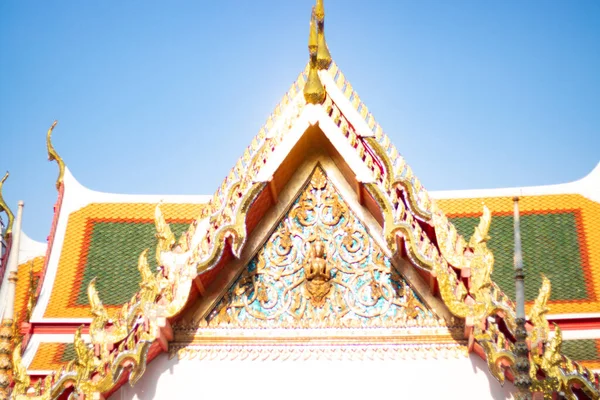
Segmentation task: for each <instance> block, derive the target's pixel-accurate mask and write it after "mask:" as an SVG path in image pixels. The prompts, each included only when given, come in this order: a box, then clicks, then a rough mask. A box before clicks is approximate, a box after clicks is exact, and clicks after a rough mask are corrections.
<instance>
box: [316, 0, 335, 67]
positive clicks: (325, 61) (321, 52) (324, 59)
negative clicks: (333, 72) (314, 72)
mask: <svg viewBox="0 0 600 400" xmlns="http://www.w3.org/2000/svg"><path fill="white" fill-rule="evenodd" d="M315 19H316V20H317V43H318V49H317V68H318V69H329V67H330V66H331V62H332V60H331V54H330V53H329V48H328V47H327V42H325V8H324V7H323V0H317V6H316V7H315Z"/></svg>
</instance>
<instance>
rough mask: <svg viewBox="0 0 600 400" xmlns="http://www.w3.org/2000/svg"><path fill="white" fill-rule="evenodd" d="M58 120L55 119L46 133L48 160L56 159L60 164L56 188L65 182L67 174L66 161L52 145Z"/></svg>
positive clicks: (58, 188)
mask: <svg viewBox="0 0 600 400" xmlns="http://www.w3.org/2000/svg"><path fill="white" fill-rule="evenodd" d="M57 123H58V121H54V123H52V126H51V127H50V129H48V133H47V134H46V148H47V149H48V161H56V163H57V164H58V178H56V189H57V190H60V187H61V185H62V183H63V178H64V176H65V162H64V161H63V159H62V158H61V157H60V156H59V155H58V153H57V152H56V150H54V146H52V131H53V130H54V127H55V126H56V124H57Z"/></svg>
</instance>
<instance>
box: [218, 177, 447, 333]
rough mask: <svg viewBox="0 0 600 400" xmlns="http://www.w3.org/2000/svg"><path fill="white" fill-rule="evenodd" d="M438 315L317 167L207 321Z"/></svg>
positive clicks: (318, 322) (371, 320)
mask: <svg viewBox="0 0 600 400" xmlns="http://www.w3.org/2000/svg"><path fill="white" fill-rule="evenodd" d="M435 318H436V317H435V316H434V315H433V314H432V312H431V311H430V310H429V309H428V308H427V307H426V306H425V305H424V304H423V302H422V301H421V300H420V299H419V296H417V295H416V294H415V293H414V291H413V290H412V289H411V288H410V286H409V285H408V284H407V283H406V282H405V281H404V279H403V278H402V277H401V276H400V275H399V274H398V273H397V272H396V271H395V269H394V267H393V266H392V265H391V262H390V260H389V259H388V258H387V257H385V256H384V254H383V252H382V251H381V249H380V248H379V247H378V246H377V245H376V244H375V242H374V241H373V239H371V238H370V236H369V235H368V234H367V231H366V228H365V227H364V226H363V225H362V223H361V222H360V221H359V220H358V219H357V218H356V217H355V216H354V214H353V213H352V212H351V211H350V210H349V209H348V207H347V206H346V205H345V203H344V202H343V201H342V199H341V197H340V195H339V194H338V193H337V192H336V190H335V188H334V187H333V185H332V184H331V183H330V182H329V181H328V180H327V177H326V176H325V174H324V173H323V171H322V170H321V169H320V168H317V169H316V170H315V172H314V174H313V175H312V178H311V180H310V182H309V184H308V186H307V187H306V189H305V190H304V192H303V193H302V194H301V195H300V197H299V198H298V200H297V201H296V202H295V203H294V205H293V206H292V208H291V210H290V211H289V213H288V215H287V216H286V217H285V218H284V219H283V220H282V221H281V223H280V224H279V226H278V227H277V229H276V231H275V232H274V233H273V234H272V236H271V238H270V239H269V240H267V242H266V244H265V245H264V247H263V250H262V251H260V252H259V253H258V255H257V256H256V257H255V259H254V260H253V261H252V262H251V263H250V265H249V266H248V269H247V270H246V271H245V272H244V273H243V274H242V275H241V276H240V278H239V279H238V280H237V282H236V283H235V284H234V285H233V287H232V288H231V289H230V290H229V291H228V292H227V293H226V294H225V296H224V298H223V299H222V300H221V301H220V302H219V304H218V305H217V306H216V307H215V309H214V310H213V312H211V313H210V314H209V316H208V321H209V325H210V326H221V325H247V324H248V323H252V321H254V322H256V321H268V323H269V326H278V325H279V326H287V325H288V324H289V323H291V322H293V321H300V320H303V321H305V322H306V321H312V325H313V326H340V325H343V324H344V321H349V320H355V321H359V324H364V325H377V324H378V325H380V326H389V325H390V324H391V323H393V322H394V323H398V321H403V322H406V321H409V320H416V321H421V322H423V321H425V320H435Z"/></svg>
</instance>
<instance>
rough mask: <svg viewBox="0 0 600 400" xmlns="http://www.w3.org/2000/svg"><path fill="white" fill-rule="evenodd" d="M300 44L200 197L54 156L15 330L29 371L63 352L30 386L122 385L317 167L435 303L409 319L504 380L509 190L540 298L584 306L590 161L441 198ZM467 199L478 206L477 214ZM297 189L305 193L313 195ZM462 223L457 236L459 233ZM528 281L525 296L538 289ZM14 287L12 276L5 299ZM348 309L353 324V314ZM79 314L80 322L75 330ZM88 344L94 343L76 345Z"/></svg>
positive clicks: (597, 206) (593, 248) (227, 276)
mask: <svg viewBox="0 0 600 400" xmlns="http://www.w3.org/2000/svg"><path fill="white" fill-rule="evenodd" d="M319 3H320V2H319ZM313 18H315V15H313ZM317 18H318V17H317ZM317 22H318V21H317ZM320 25H321V28H320V29H321V30H320V34H322V22H321V23H320ZM312 29H313V30H314V29H315V28H314V27H313V28H312ZM311 39H313V38H311ZM320 40H321V39H320ZM323 40H324V39H323ZM314 41H315V40H311V43H310V45H309V46H310V47H312V49H311V63H310V66H309V67H308V68H307V69H305V71H304V72H302V73H301V74H300V76H299V77H298V79H297V80H296V82H294V83H293V84H292V86H291V88H290V90H289V91H288V93H287V94H286V95H285V96H284V98H283V100H282V102H281V103H280V105H278V106H277V108H276V110H275V112H274V113H273V115H272V116H271V117H269V119H268V120H267V123H266V124H265V126H264V127H263V128H261V130H260V131H259V133H258V134H257V135H256V136H255V137H254V139H253V140H252V141H251V144H250V145H249V146H248V148H247V149H246V151H245V152H244V154H243V155H242V157H241V158H240V159H239V160H238V162H237V163H236V165H235V166H234V167H233V168H232V170H231V172H230V173H229V174H228V176H227V177H226V178H225V180H224V181H223V183H222V185H221V186H220V187H219V188H218V189H217V190H216V191H215V193H214V194H213V195H212V196H141V195H140V196H138V195H135V196H134V195H116V194H106V193H98V192H94V191H91V190H89V189H86V188H84V187H83V186H81V185H80V184H79V183H77V181H76V180H75V179H74V178H73V177H72V175H71V174H70V172H69V171H68V169H66V168H65V167H64V164H61V162H62V161H60V162H59V166H60V168H61V169H60V171H61V173H60V176H59V180H58V181H57V187H58V189H59V201H58V205H57V208H56V212H55V220H54V224H53V228H52V232H51V235H50V249H49V251H48V256H46V257H45V258H42V257H41V255H40V254H37V253H36V254H37V258H33V260H34V262H33V266H34V268H33V270H34V273H37V271H40V275H41V280H42V283H41V287H40V289H38V293H39V296H38V298H37V304H36V306H35V308H34V310H33V315H32V317H31V319H30V321H29V322H30V324H29V325H27V326H26V327H25V328H24V329H26V330H27V332H26V334H27V335H28V336H27V337H26V339H27V343H26V344H27V346H26V347H27V348H26V350H25V353H24V355H23V360H22V361H23V364H25V365H26V366H27V367H28V368H29V370H30V371H29V372H30V373H32V374H39V375H45V374H46V373H48V370H56V369H57V368H60V367H61V366H62V365H64V363H65V360H66V359H67V358H69V357H73V356H74V357H75V359H76V362H75V363H70V364H68V368H67V369H66V370H63V369H60V370H59V371H58V372H57V373H56V374H54V375H52V377H51V378H50V379H49V380H48V382H47V383H46V384H45V387H44V389H43V390H45V391H46V393H50V392H51V393H59V392H60V393H62V391H63V390H73V388H74V387H77V390H80V391H81V392H82V393H85V395H86V396H87V395H92V394H96V393H101V394H103V395H110V394H112V393H114V391H115V390H116V388H117V387H118V386H119V385H120V384H122V383H124V382H125V381H127V380H130V382H131V383H135V381H136V380H137V379H139V377H140V375H141V374H143V373H144V370H145V367H146V362H149V361H151V360H152V358H154V357H156V355H157V354H159V353H160V352H163V351H167V349H168V342H169V341H171V340H173V331H172V327H173V326H174V324H176V323H177V321H178V320H179V319H181V318H183V317H184V316H189V315H188V314H190V313H191V314H193V315H192V316H194V315H195V314H194V312H195V310H194V307H193V306H192V305H194V304H197V301H196V300H197V299H201V300H199V301H202V302H204V304H205V308H206V309H205V310H203V311H202V310H201V311H202V312H201V315H200V317H201V318H200V321H204V322H203V323H204V324H209V323H210V321H207V319H206V315H205V314H202V313H204V312H205V311H207V310H208V309H209V305H213V306H215V307H216V306H217V304H221V308H219V309H218V308H212V309H213V310H214V311H217V312H218V311H219V310H222V309H223V307H222V305H223V304H225V305H227V303H226V302H225V301H224V300H223V302H222V303H218V302H219V301H221V298H222V297H223V293H224V291H225V289H228V288H229V287H228V286H227V285H226V283H227V282H229V283H233V282H234V279H233V278H235V276H234V272H235V271H241V270H242V269H241V268H240V266H241V267H243V266H244V265H242V264H243V263H244V262H249V260H251V259H252V258H253V257H254V256H255V255H256V254H257V252H258V251H259V250H260V248H261V246H262V244H263V243H264V242H265V240H267V238H269V234H270V233H271V232H273V231H274V230H275V229H276V227H277V226H279V227H281V226H280V225H277V224H279V223H280V221H281V219H282V218H283V217H284V216H285V215H286V213H287V212H288V211H289V209H290V207H291V206H290V204H291V203H292V201H293V200H294V199H295V198H296V197H294V196H295V195H296V194H297V193H300V192H301V191H302V190H303V187H304V185H305V183H306V181H307V179H308V178H307V177H308V175H309V172H310V171H314V170H315V168H317V166H319V167H323V168H324V170H326V171H327V173H328V174H332V175H333V174H337V175H336V178H335V179H336V181H337V182H338V184H339V187H337V186H336V188H337V189H338V190H340V193H342V194H343V196H342V197H343V198H344V199H346V201H347V202H348V203H349V204H350V203H352V204H354V206H353V212H354V213H355V215H356V216H357V220H358V219H360V220H361V222H360V223H363V222H364V221H367V220H368V221H369V224H370V228H369V229H366V228H365V229H364V231H365V232H366V231H368V232H369V234H370V235H371V236H372V238H373V240H374V241H376V242H377V246H374V247H373V248H380V250H381V254H382V257H383V258H385V259H386V260H388V261H387V263H388V264H391V263H394V262H395V263H397V264H398V265H402V268H403V270H402V274H399V275H394V279H395V281H396V282H404V281H403V279H404V277H405V278H406V286H405V288H406V289H405V290H406V291H407V293H408V292H410V293H413V292H412V291H410V290H409V289H410V288H412V285H414V286H415V287H417V286H419V287H420V289H419V291H415V293H417V292H419V294H421V295H422V294H423V292H424V291H425V289H427V290H426V291H427V293H428V296H429V297H428V298H429V300H430V302H431V304H434V303H435V304H437V306H435V305H432V306H431V308H429V304H428V307H425V306H422V307H421V309H420V312H421V313H423V314H427V318H424V319H428V320H431V319H436V318H437V317H438V316H441V315H444V318H443V320H444V321H445V322H444V323H443V324H442V323H440V324H441V325H444V324H449V323H450V322H451V321H453V322H452V323H455V324H456V325H457V326H461V327H463V328H464V329H463V330H461V333H462V334H464V335H465V336H464V337H462V338H461V339H456V338H454V339H456V342H457V343H459V342H460V343H459V344H461V345H464V346H465V348H466V343H467V342H468V346H469V350H470V351H475V352H477V353H478V354H480V355H482V357H484V358H486V359H487V360H488V363H489V366H490V371H491V372H492V374H493V375H494V376H495V377H496V378H497V379H499V380H503V379H505V377H506V376H508V377H509V378H511V377H512V372H511V371H512V369H511V368H512V365H513V364H514V354H513V353H514V345H513V340H512V338H513V336H514V335H513V333H514V329H515V327H514V326H515V311H514V305H513V303H512V301H511V300H510V297H509V296H507V295H506V293H508V294H510V293H511V292H510V291H511V287H512V286H511V282H510V278H509V277H510V276H512V274H513V270H512V262H510V260H511V258H512V254H513V251H512V244H513V237H512V222H513V221H512V216H511V213H510V210H511V207H512V203H511V197H512V196H514V195H515V194H518V195H520V196H522V197H523V198H522V200H521V207H522V213H523V217H522V220H523V221H522V224H523V237H524V245H523V250H524V254H525V257H526V258H525V263H526V266H527V268H529V269H528V271H531V272H530V273H531V274H532V275H533V276H532V280H533V281H534V282H536V281H535V280H536V279H538V277H537V275H538V274H539V273H540V272H543V273H545V274H546V275H548V276H550V277H551V278H552V281H553V282H555V289H554V290H555V292H554V293H556V297H554V298H552V300H551V301H550V303H548V304H549V305H550V307H552V312H553V313H554V314H569V315H571V314H573V313H581V312H587V313H594V312H597V311H600V308H599V307H598V306H597V304H596V302H595V301H596V300H595V299H596V293H597V291H596V285H595V283H594V281H593V279H594V275H595V271H596V270H595V269H596V268H600V262H599V261H600V260H599V259H598V255H599V251H600V237H598V232H600V230H598V229H597V228H598V225H599V224H600V221H599V218H600V217H599V216H600V203H599V200H598V197H596V196H597V195H598V192H597V190H596V189H594V188H597V187H598V186H594V185H593V183H590V182H591V181H590V179H591V180H592V181H594V182H597V181H598V177H600V173H598V171H599V169H598V168H597V169H596V170H595V171H594V172H593V173H592V174H591V175H590V176H591V178H586V180H585V184H571V185H561V186H557V187H552V188H548V187H546V188H544V187H541V188H528V189H527V190H526V189H523V190H519V191H518V193H515V190H514V189H510V190H508V189H507V190H499V191H480V192H474V191H471V192H468V193H466V192H465V193H463V195H460V194H457V193H453V194H452V195H451V196H449V195H448V193H437V194H436V193H429V192H428V191H427V190H426V189H425V188H424V187H423V185H422V184H421V183H420V181H419V180H418V179H417V178H416V176H415V175H414V173H413V172H412V170H411V168H410V167H409V166H408V164H407V163H406V161H405V160H404V158H403V157H402V156H401V155H400V154H399V152H398V150H397V149H396V147H395V146H394V145H393V144H392V143H391V141H390V140H389V138H388V137H387V135H385V133H384V132H383V130H382V129H381V127H380V126H379V125H378V124H377V122H376V121H375V119H374V117H373V116H372V114H371V113H370V112H369V110H368V109H367V107H366V105H365V104H364V103H363V102H362V101H361V100H360V98H359V97H358V94H356V92H355V91H354V90H353V89H352V86H351V85H350V83H349V82H348V81H347V80H346V78H345V76H344V75H343V73H342V72H341V71H340V69H339V68H338V66H337V65H336V64H335V63H332V64H331V65H329V64H327V67H328V69H324V68H321V69H319V70H318V71H317V58H316V57H317V55H318V54H321V56H322V52H321V53H319V52H318V51H316V50H317V49H316V48H315V46H316V44H314V43H313V42H314ZM322 61H323V60H322V59H321V63H320V64H319V65H321V66H323V63H322ZM317 80H318V82H317ZM48 137H50V132H49V134H48ZM49 148H50V146H49ZM49 151H50V150H49ZM52 151H53V152H54V153H53V156H54V158H55V159H57V160H59V157H58V155H57V154H56V152H55V151H54V149H53V148H52ZM63 173H64V175H63ZM300 175H302V177H301V178H298V176H300ZM590 188H592V189H590ZM319 190H320V189H319ZM309 197H310V196H309ZM482 200H483V201H484V202H485V204H486V206H487V207H488V208H483V216H482V218H481V219H479V218H476V217H478V216H479V215H481V212H482V205H481V202H482ZM327 201H329V202H330V201H331V198H327ZM306 202H307V203H309V204H313V205H314V202H313V200H310V199H308V200H306ZM311 202H313V203H311ZM159 203H160V204H159ZM157 204H158V205H157ZM328 207H333V208H334V207H335V206H333V205H329V206H328ZM488 209H489V210H491V214H490V212H489V211H488ZM352 215H354V214H352ZM492 215H493V216H494V217H493V218H494V221H495V222H494V224H492V223H491V220H492ZM475 226H477V228H476V229H474V228H475ZM277 229H279V228H277ZM473 230H475V233H473V234H472V236H471V240H470V241H469V242H468V243H467V241H466V240H465V237H468V236H470V234H471V233H472V232H473ZM488 231H489V234H490V236H492V239H491V240H490V241H489V248H488V247H487V244H486V242H487V240H488V238H487V233H488ZM280 233H281V232H280ZM313 234H314V232H313ZM307 240H308V239H307ZM312 240H313V241H314V240H315V239H314V238H313V239H312ZM147 249H148V251H146V250H147ZM490 249H491V250H493V251H494V253H495V257H496V268H495V269H494V275H493V277H494V279H495V280H496V281H497V282H496V283H494V282H493V281H492V280H491V279H490V277H489V273H491V271H492V268H493V267H494V265H493V255H492V254H491V252H490V251H489V250H490ZM32 254H33V253H32ZM42 264H43V266H42ZM388 264H386V266H387V265H388ZM136 266H137V268H136ZM157 267H158V268H157ZM26 268H27V263H25V264H22V265H21V267H19V273H25V272H24V271H25V270H26ZM396 272H397V271H396ZM401 275H402V277H401ZM281 276H282V275H279V277H278V279H281ZM94 278H96V280H94ZM540 279H541V278H540ZM373 280H375V278H373ZM573 282H576V283H575V284H573ZM590 282H591V283H590ZM536 283H537V282H536ZM569 283H570V284H571V285H575V286H576V288H580V289H581V290H573V286H571V288H570V290H569V287H568V286H567V285H568V284H569ZM397 286H398V285H397ZM531 286H532V287H533V288H532V289H531V292H529V293H527V295H528V298H529V300H533V299H534V298H535V297H536V294H537V289H538V287H539V285H537V286H533V285H531ZM599 287H600V286H599ZM424 288H425V289H424ZM23 290H24V289H22V287H21V289H19V293H20V296H22V293H23ZM243 290H246V289H244V288H240V291H239V292H237V293H242V292H243ZM307 290H309V289H307ZM233 291H234V292H235V289H233ZM309 291H310V290H309ZM232 293H233V292H232ZM549 295H550V287H549V283H547V281H544V285H542V290H541V292H540V295H539V296H538V297H537V299H536V302H535V307H533V311H532V314H531V322H530V325H529V329H531V330H532V331H533V329H535V332H536V334H537V335H538V340H539V344H540V346H539V347H540V348H542V347H543V346H544V345H545V343H546V342H547V341H548V340H554V339H551V338H552V337H554V338H558V339H556V340H558V341H560V339H561V338H562V336H560V335H561V331H560V329H557V330H556V331H555V333H554V334H550V333H549V330H550V329H549V327H548V321H547V320H546V316H545V307H546V301H547V298H548V296H549ZM313 296H316V295H314V294H313ZM403 296H404V295H403ZM403 296H396V299H397V301H398V302H404V303H403V304H405V303H406V302H407V301H408V300H407V299H406V298H403V299H402V300H399V298H400V297H403ZM389 297H393V296H389ZM413 297H414V298H417V297H418V295H414V296H413ZM88 303H89V305H88ZM440 305H443V306H440ZM20 307H22V305H20ZM227 310H228V308H227V307H225V312H228V311H227ZM431 310H435V311H436V312H435V313H433V312H432V311H431ZM198 312H200V311H198ZM434 314H435V315H434ZM90 317H93V318H91V319H90ZM434 317H435V318H434ZM225 319H227V318H225ZM190 321H191V322H190ZM357 321H359V324H360V323H361V322H360V321H361V320H360V318H358V319H357ZM456 321H459V322H458V323H457V322H456ZM187 322H188V323H192V324H193V323H195V322H198V321H197V320H194V319H193V318H192V319H190V320H188V321H187ZM81 323H84V325H83V328H78V329H76V327H77V326H79V325H80V324H81ZM198 326H199V327H200V329H201V328H202V327H206V325H202V326H201V325H198ZM198 326H196V327H194V329H196V328H198ZM88 332H89V336H88V335H87V333H88ZM588 334H589V333H588ZM553 335H554V336H553ZM568 336H569V335H568V334H567V333H565V339H571V340H572V342H571V344H570V345H565V352H567V351H569V352H571V354H572V355H573V356H574V357H577V358H581V360H583V362H584V363H588V364H587V365H589V366H591V367H597V364H595V363H594V362H593V360H588V358H590V357H593V356H594V355H597V353H594V349H597V347H594V346H596V345H597V340H598V338H596V337H581V335H580V336H577V335H576V334H571V337H570V338H569V337H568ZM90 341H91V342H92V343H93V344H94V345H95V346H89V345H88V344H87V343H89V342H90ZM69 342H74V345H73V347H70V346H69V345H68V344H67V343H69ZM463 342H464V343H463ZM542 342H543V343H542ZM548 343H549V342H548ZM536 344H537V343H536ZM545 346H546V347H545V348H546V349H550V350H552V349H554V350H556V349H558V350H556V352H555V353H553V354H552V355H554V356H559V357H561V360H562V361H561V365H560V366H554V367H553V368H554V369H552V370H550V369H547V370H546V369H544V370H542V366H538V367H539V368H540V370H539V371H540V373H541V375H543V374H550V373H553V374H559V375H560V374H561V373H562V374H566V373H569V374H571V375H570V378H569V379H570V380H567V379H562V378H561V379H559V380H557V382H559V384H560V385H562V386H560V387H559V388H558V387H557V388H554V387H553V389H552V390H554V391H564V390H571V385H573V384H574V383H575V384H576V385H579V386H577V387H580V386H584V387H585V388H586V390H589V391H590V392H593V393H596V392H598V386H597V377H596V376H595V375H593V374H592V373H591V372H590V371H586V370H585V369H582V367H581V365H578V364H574V363H573V362H572V360H571V359H569V358H563V356H562V355H561V354H564V353H559V352H558V351H559V350H560V344H559V345H557V346H558V347H556V346H555V345H554V344H553V346H555V347H551V346H549V345H545ZM72 348H73V349H74V351H73V352H72V350H71V349H72ZM534 349H537V347H535V346H532V351H534ZM18 350H19V349H17V351H16V352H15V358H14V362H15V364H16V365H17V366H18V365H21V359H20V353H19V351H18ZM596 351H597V350H596ZM538 356H539V355H538ZM511 357H513V358H512V359H511ZM544 357H545V355H544ZM500 364H501V365H502V367H501V366H499V365H500ZM536 365H537V364H536ZM540 365H542V364H540ZM544 365H545V364H544ZM538 367H536V368H538ZM544 368H545V367H544ZM573 371H577V372H576V373H573ZM534 373H535V370H534ZM90 374H92V375H94V376H95V377H96V379H90V377H91V376H92V375H90ZM548 376H550V375H548ZM557 376H558V375H557ZM27 379H28V378H26V377H25V376H23V375H22V374H21V375H17V377H16V378H15V381H16V382H17V384H18V386H16V389H15V390H16V391H18V392H19V393H20V394H22V392H23V391H24V390H25V389H27V387H28V386H29V383H30V382H29V381H28V380H27ZM557 379H558V378H557ZM538 383H539V382H538ZM540 385H541V384H540ZM17 389H18V390H17ZM538 389H539V388H538Z"/></svg>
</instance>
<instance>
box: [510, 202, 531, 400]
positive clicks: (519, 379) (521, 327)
mask: <svg viewBox="0 0 600 400" xmlns="http://www.w3.org/2000/svg"><path fill="white" fill-rule="evenodd" d="M513 201H514V205H515V213H514V231H515V260H514V261H515V289H516V300H517V310H516V311H517V318H516V321H515V322H516V325H517V327H516V330H515V337H516V339H517V341H516V343H515V355H516V362H515V369H516V376H515V386H516V387H517V388H518V389H519V391H518V393H517V396H516V397H515V398H516V399H517V400H526V399H527V400H528V399H531V392H530V391H529V388H530V387H531V378H530V377H529V349H528V348H527V329H526V328H525V282H524V280H525V271H524V270H523V253H522V252H521V224H520V219H519V198H518V197H514V198H513Z"/></svg>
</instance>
